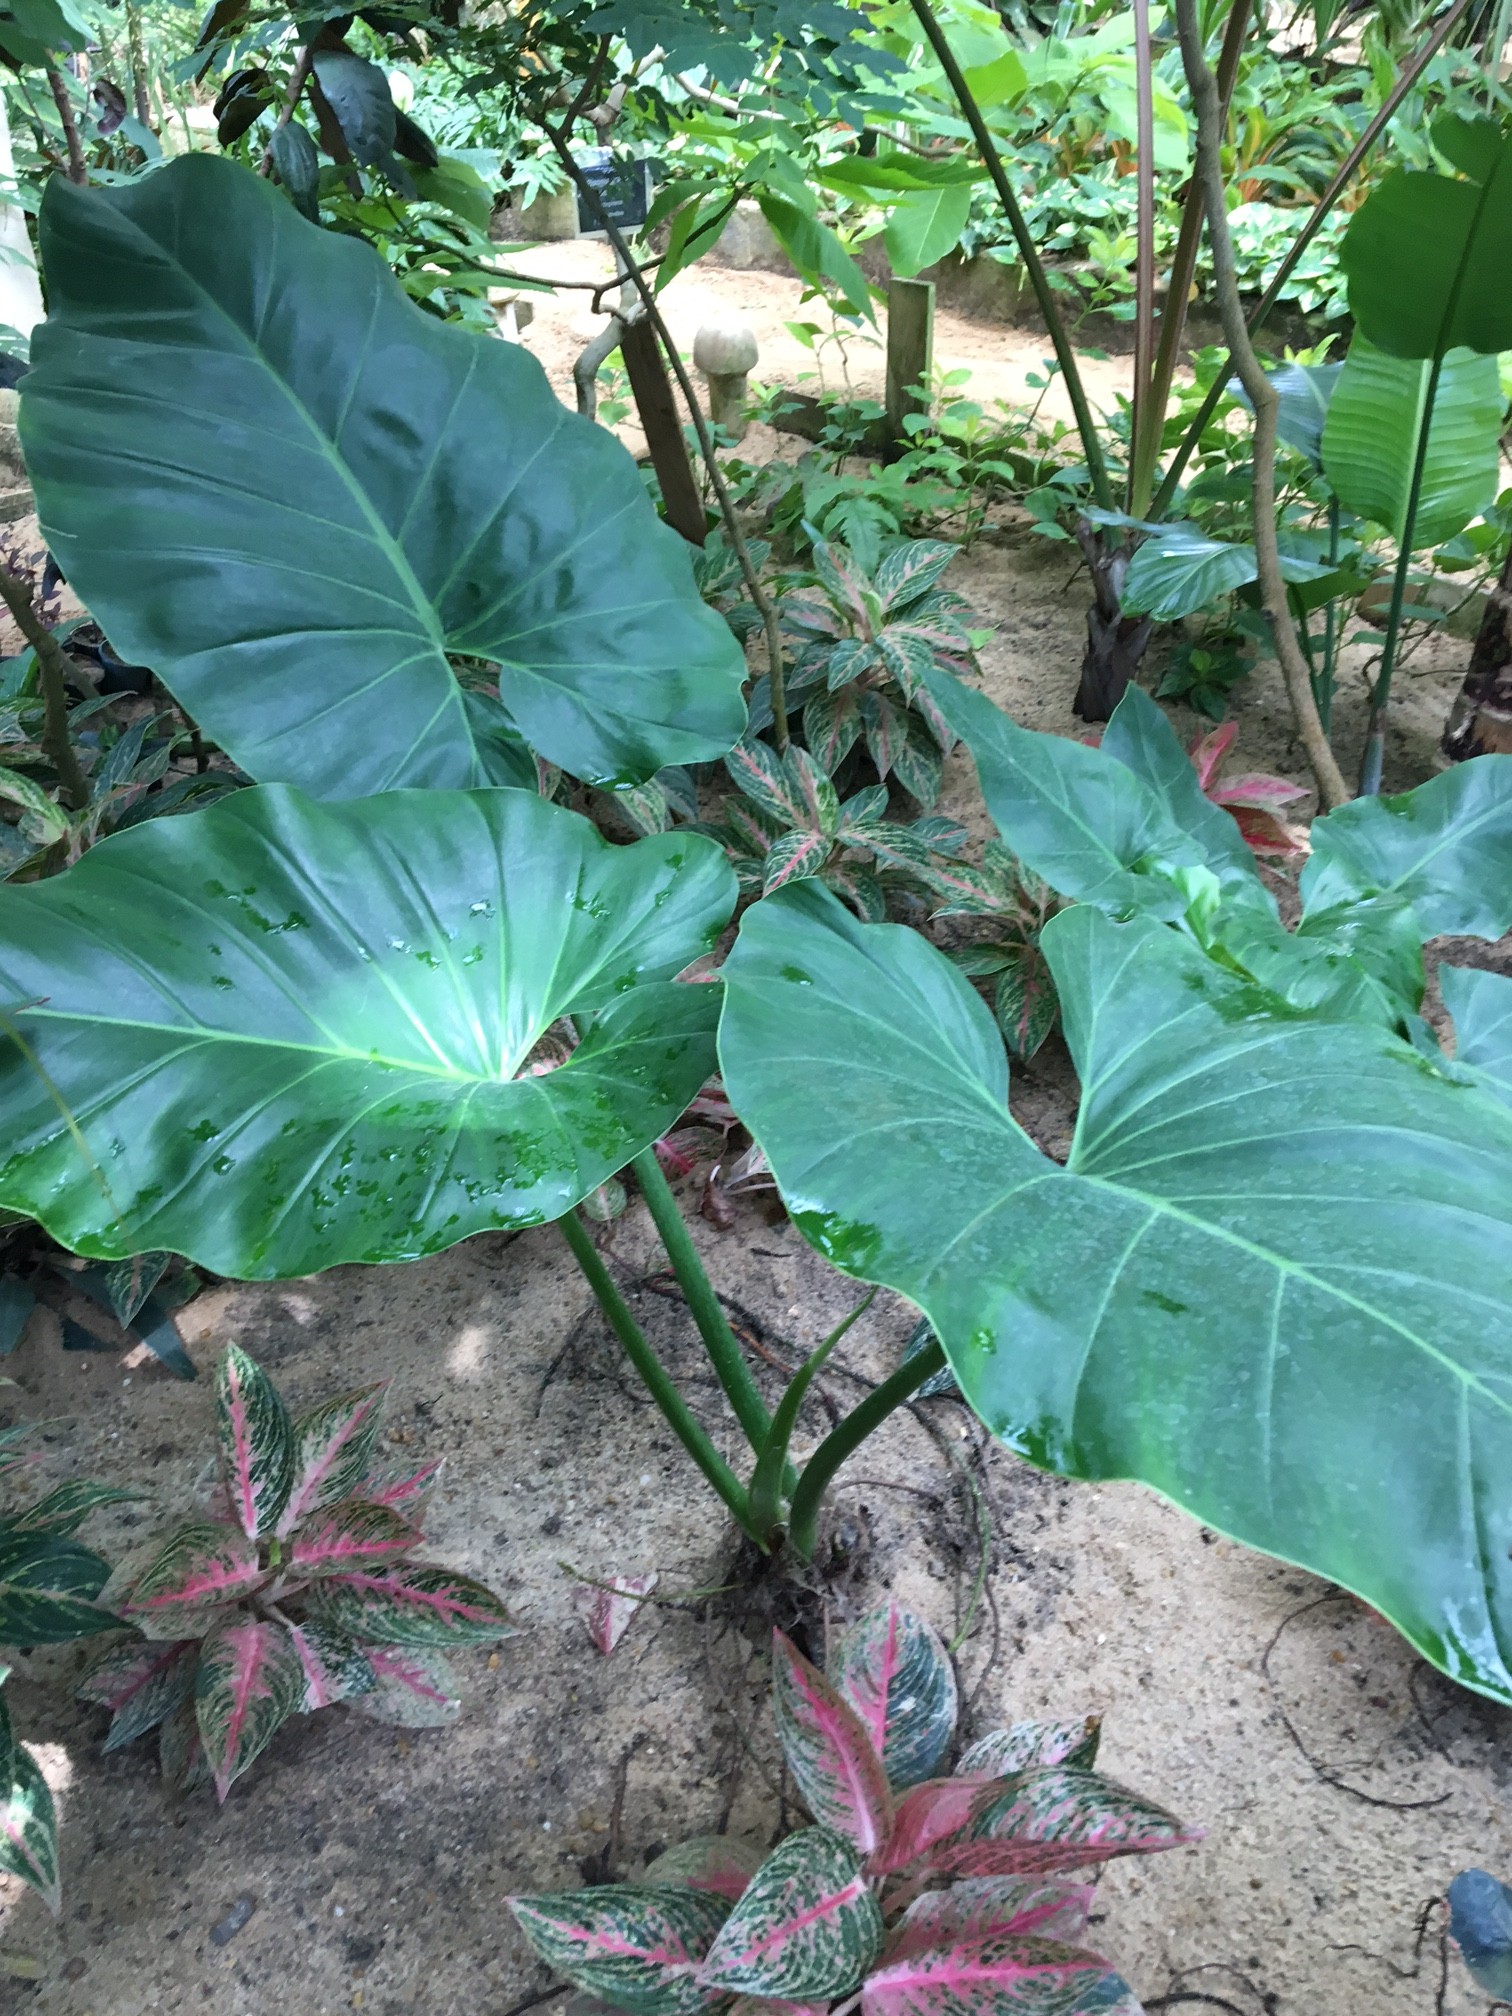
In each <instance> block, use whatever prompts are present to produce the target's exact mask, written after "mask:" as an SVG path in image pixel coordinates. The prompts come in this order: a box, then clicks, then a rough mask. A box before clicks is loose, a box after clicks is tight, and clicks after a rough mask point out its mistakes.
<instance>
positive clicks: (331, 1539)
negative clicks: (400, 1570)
mask: <svg viewBox="0 0 1512 2016" xmlns="http://www.w3.org/2000/svg"><path fill="white" fill-rule="evenodd" d="M419 1544H420V1535H419V1534H418V1533H417V1532H416V1530H415V1528H414V1527H413V1526H411V1524H410V1523H409V1521H408V1519H406V1518H404V1517H403V1516H402V1515H401V1514H400V1513H398V1512H396V1511H395V1510H394V1509H393V1508H392V1507H391V1506H388V1505H366V1504H364V1503H363V1502H362V1501H361V1500H360V1499H356V1498H350V1499H348V1500H347V1502H346V1503H345V1504H344V1505H333V1506H332V1507H331V1508H330V1510H329V1511H328V1512H321V1513H317V1514H316V1516H315V1517H314V1518H313V1519H311V1520H310V1521H308V1523H307V1524H306V1525H303V1526H301V1527H300V1529H299V1531H298V1532H297V1533H296V1534H295V1535H294V1538H293V1540H292V1542H291V1543H290V1546H289V1552H288V1556H287V1560H286V1563H285V1572H286V1573H288V1574H290V1575H293V1576H294V1577H296V1578H297V1579H298V1580H300V1581H303V1580H304V1579H305V1578H306V1577H307V1576H314V1575H345V1574H349V1573H350V1572H351V1570H352V1569H354V1568H371V1567H372V1566H373V1565H374V1564H375V1563H377V1562H383V1561H398V1560H400V1559H402V1558H403V1556H404V1555H406V1554H408V1553H411V1552H412V1551H413V1550H414V1549H415V1548H416V1547H418V1546H419Z"/></svg>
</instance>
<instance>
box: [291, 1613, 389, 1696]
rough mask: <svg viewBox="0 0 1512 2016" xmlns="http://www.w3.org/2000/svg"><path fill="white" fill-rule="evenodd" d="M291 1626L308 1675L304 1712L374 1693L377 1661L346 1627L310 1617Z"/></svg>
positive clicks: (300, 1657) (302, 1668)
mask: <svg viewBox="0 0 1512 2016" xmlns="http://www.w3.org/2000/svg"><path fill="white" fill-rule="evenodd" d="M287 1629H288V1633H289V1642H290V1643H291V1644H292V1645H293V1647H294V1652H295V1656H296V1657H297V1659H298V1660H299V1665H300V1670H301V1672H302V1673H303V1675H304V1694H303V1696H302V1697H301V1700H300V1703H299V1708H300V1713H301V1714H304V1715H313V1714H314V1713H315V1711H316V1709H317V1708H329V1707H330V1706H331V1705H332V1704H333V1703H334V1702H337V1701H350V1700H352V1699H354V1697H355V1696H357V1695H359V1694H371V1692H372V1691H373V1689H374V1687H376V1686H377V1684H378V1675H377V1674H376V1672H375V1671H374V1670H373V1662H372V1661H371V1660H370V1659H369V1658H368V1656H367V1654H366V1653H365V1652H364V1651H363V1650H362V1647H361V1646H360V1645H359V1644H358V1643H357V1642H356V1640H355V1639H354V1638H351V1637H349V1636H348V1635H347V1633H346V1632H345V1631H334V1630H332V1629H331V1627H330V1626H329V1625H326V1624H313V1623H310V1622H308V1621H305V1622H301V1623H298V1624H290V1625H288V1627H287Z"/></svg>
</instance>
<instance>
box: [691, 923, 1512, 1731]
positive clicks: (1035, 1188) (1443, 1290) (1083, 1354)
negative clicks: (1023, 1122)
mask: <svg viewBox="0 0 1512 2016" xmlns="http://www.w3.org/2000/svg"><path fill="white" fill-rule="evenodd" d="M1044 944H1045V949H1046V952H1047V955H1048V957H1049V959H1050V963H1051V967H1052V970H1053V972H1054V977H1055V983H1056V989H1057V992H1058V993H1059V996H1060V999H1061V1003H1062V1009H1063V1013H1064V1016H1065V1024H1066V1037H1067V1042H1068V1044H1069V1045H1070V1048H1071V1052H1072V1055H1073V1058H1074V1059H1075V1062H1076V1066H1077V1070H1078V1073H1079V1076H1080V1078H1081V1084H1082V1097H1081V1107H1080V1112H1079V1115H1078V1120H1077V1127H1076V1134H1075V1139H1074V1142H1073V1146H1072V1150H1071V1154H1070V1157H1069V1160H1068V1163H1067V1164H1066V1166H1065V1167H1061V1166H1059V1165H1057V1164H1055V1163H1053V1162H1050V1161H1048V1160H1047V1159H1046V1158H1045V1157H1044V1156H1042V1155H1041V1154H1040V1152H1039V1151H1038V1149H1036V1148H1035V1147H1034V1145H1033V1144H1032V1143H1031V1142H1030V1141H1029V1140H1028V1138H1027V1137H1026V1136H1025V1135H1024V1134H1023V1133H1021V1132H1020V1130H1019V1128H1018V1127H1017V1126H1016V1125H1015V1123H1014V1122H1013V1120H1012V1119H1011V1118H1010V1117H1009V1114H1008V1111H1007V1081H1008V1070H1007V1062H1006V1059H1005V1057H1004V1054H1003V1048H1002V1044H1001V1041H1000V1040H999V1038H998V1036H997V1034H996V1032H995V1030H994V1028H993V1025H992V1019H991V1017H990V1015H989V1014H988V1012H987V1009H986V1008H985V1006H984V1005H983V1003H982V1002H981V1001H980V1000H979V999H978V997H977V996H976V994H975V993H974V992H973V991H972V989H971V988H970V985H969V984H968V983H967V982H966V981H965V980H964V979H963V978H962V977H961V976H960V975H959V974H958V973H957V972H956V970H955V968H954V967H953V966H951V965H950V964H949V962H948V961H947V960H946V959H945V958H944V957H943V956H942V955H941V954H939V953H938V952H936V951H935V950H934V948H933V947H932V946H930V945H928V944H926V943H925V942H924V941H923V940H922V939H921V938H920V937H919V936H918V934H917V933H915V932H911V931H908V930H905V929H903V928H901V927H897V926H891V925H872V926H863V925H860V924H858V923H856V922H855V921H854V920H853V919H852V918H851V917H850V916H849V915H848V914H847V913H846V912H845V911H844V910H843V908H842V907H841V906H840V905H839V904H838V903H837V902H836V901H835V900H834V899H833V898H832V897H830V896H829V895H828V894H827V893H826V892H824V891H823V890H820V889H817V888H814V887H811V886H804V887H801V888H795V889H792V890H785V891H784V892H783V893H782V894H781V895H780V896H778V897H771V898H768V899H766V900H765V901H764V902H762V903H760V904H758V905H756V907H755V908H754V909H753V910H751V911H750V912H748V913H747V916H746V919H745V922H744V924H743V926H742V930H741V935H740V938H739V941H738V942H737V944H736V947H735V950H734V952H733V954H732V955H731V957H730V959H729V961H728V962H727V963H726V966H725V968H724V974H725V993H726V1007H725V1010H724V1016H723V1021H722V1025H721V1033H720V1054H721V1062H722V1067H723V1071H724V1077H725V1083H726V1085H727V1087H728V1088H729V1091H730V1095H731V1097H732V1099H733V1100H734V1102H735V1105H736V1107H737V1109H738V1110H739V1112H740V1114H741V1117H742V1118H743V1119H744V1120H745V1121H746V1122H747V1123H748V1125H749V1126H750V1127H751V1128H752V1130H753V1132H754V1133H755V1135H756V1138H757V1139H758V1141H759V1142H760V1144H761V1146H762V1148H763V1150H764V1152H765V1153H766V1155H767V1157H768V1159H769V1161H770V1162H771V1165H772V1168H773V1170H774V1172H775V1174H776V1177H777V1181H778V1183H779V1185H780V1187H781V1189H782V1192H783V1195H784V1197H785V1198H786V1200H787V1204H788V1207H789V1209H790V1210H791V1211H792V1212H793V1214H794V1216H795V1218H796V1220H797V1222H798V1224H799V1226H800V1227H801V1229H802V1230H803V1231H804V1233H805V1234H806V1236H807V1237H808V1238H809V1239H810V1240H811V1241H812V1242H813V1243H814V1244H815V1245H817V1246H818V1247H819V1248H820V1250H821V1251H822V1252H824V1253H825V1254H826V1255H828V1256H829V1257H830V1258H831V1259H832V1260H833V1261H835V1263H836V1264H837V1265H839V1266H841V1267H843V1268H844V1269H846V1270H847V1271H848V1272H850V1273H853V1274H857V1275H860V1276H861V1277H862V1278H863V1279H866V1280H871V1281H880V1282H884V1283H886V1284H887V1285H888V1286H889V1287H891V1288H894V1289H896V1290H898V1291H899V1292H900V1293H902V1294H904V1295H906V1296H908V1297H909V1298H910V1300H912V1301H913V1302H915V1303H917V1304H918V1305H919V1306H920V1308H921V1309H922V1310H923V1311H924V1313H925V1314H926V1315H927V1316H928V1317H929V1319H930V1321H931V1322H932V1323H933V1325H934V1327H935V1330H936V1332H937V1333H938V1335H939V1337H940V1339H941V1341H942V1343H943V1344H944V1346H945V1349H946V1352H947V1354H948V1356H949V1358H950V1362H951V1365H952V1367H953V1369H954V1371H955V1374H956V1377H957V1379H958V1380H959V1382H960V1384H961V1387H962V1389H963V1391H964V1392H965V1393H966V1395H967V1397H968V1398H969V1399H970V1401H971V1403H972V1405H973V1406H974V1407H975V1408H976V1409H977V1411H978V1412H979V1413H980V1414H981V1416H982V1418H983V1419H984V1420H985V1421H986V1422H987V1424H988V1425H989V1427H991V1429H992V1430H993V1432H994V1433H995V1434H997V1435H999V1436H1001V1437H1002V1438H1003V1439H1004V1440H1005V1441H1006V1442H1008V1443H1009V1444H1010V1446H1012V1447H1013V1448H1015V1449H1017V1450H1019V1451H1020V1452H1021V1453H1022V1454H1023V1455H1025V1456H1027V1457H1028V1458H1030V1460H1032V1461H1033V1462H1036V1463H1039V1464H1041V1465H1043V1466H1045V1467H1047V1468H1050V1469H1054V1470H1057V1471H1059V1472H1061V1473H1063V1474H1066V1475H1071V1476H1080V1477H1135V1478H1139V1479H1141V1480H1143V1481H1144V1482H1145V1483H1147V1484H1151V1485H1153V1486H1155V1488H1156V1489H1157V1490H1159V1491H1161V1492H1163V1493H1164V1494H1165V1495H1166V1496H1167V1497H1169V1498H1171V1499H1173V1500H1175V1501H1176V1502H1177V1503H1178V1504H1180V1505H1183V1506H1185V1507H1186V1508H1187V1509H1188V1510H1189V1511H1191V1512H1193V1513H1195V1514H1196V1515H1197V1516H1198V1517H1199V1518H1201V1519H1203V1520H1204V1521H1206V1522H1207V1523H1208V1524H1210V1525H1212V1526H1215V1527H1217V1528H1219V1529H1220V1530H1222V1531H1224V1532H1227V1533H1230V1534H1232V1535H1234V1536H1236V1537H1237V1538H1239V1539H1241V1540H1245V1541H1248V1542H1249V1543H1250V1544H1252V1545H1254V1546H1257V1547H1262V1548H1264V1549H1266V1550H1267V1551H1268V1552H1270V1553H1273V1554H1278V1555H1280V1556H1282V1557H1283V1558H1284V1559H1287V1560H1291V1561H1296V1562H1299V1563H1301V1564H1302V1565H1303V1566H1305V1567H1308V1568H1311V1569H1313V1570H1315V1571H1316V1572H1318V1573H1319V1574H1322V1575H1325V1576H1328V1577H1330V1578H1331V1579H1332V1580H1335V1581H1338V1582H1341V1583H1343V1584H1344V1585H1345V1586H1346V1587H1347V1588H1350V1589H1352V1590H1354V1591H1356V1592H1357V1593H1358V1594H1360V1595H1362V1596H1363V1597H1364V1598H1365V1599H1366V1601H1367V1602H1369V1603H1371V1604H1373V1605H1374V1606H1375V1607H1376V1608H1377V1609H1379V1610H1381V1611H1383V1612H1384V1613H1385V1614H1386V1615H1387V1616H1389V1617H1391V1618H1392V1619H1393V1620H1394V1621H1395V1622H1396V1623H1397V1624H1398V1625H1399V1626H1400V1627H1401V1629H1402V1630H1403V1631H1404V1632H1406V1634H1407V1635H1408V1636H1409V1637H1410V1638H1411V1639H1412V1641H1413V1642H1414V1644H1416V1645H1417V1646H1418V1647H1419V1649H1420V1650H1421V1651H1422V1652H1423V1653H1424V1655H1425V1656H1426V1657H1428V1658H1429V1659H1431V1660H1432V1661H1433V1662H1434V1663H1435V1664H1436V1665H1438V1666H1440V1667H1442V1668H1443V1669H1444V1670H1445V1671H1446V1672H1448V1673H1450V1674H1452V1675H1453V1676H1454V1677H1455V1678H1457V1679H1460V1680H1462V1681H1464V1682H1466V1683H1467V1684H1468V1685H1471V1686H1474V1687H1478V1688H1480V1689H1482V1690H1483V1691H1485V1692H1487V1693H1490V1694H1493V1695H1495V1696H1497V1697H1498V1698H1501V1699H1504V1700H1512V1670H1509V1660H1512V1561H1509V1559H1508V1547H1509V1543H1512V1501H1509V1500H1508V1497H1507V1494H1506V1491H1505V1489H1504V1480H1505V1477H1506V1475H1507V1471H1508V1466H1509V1464H1512V1401H1509V1375H1512V1343H1509V1337H1512V1113H1509V1112H1508V1111H1507V1110H1506V1109H1505V1108H1504V1107H1502V1106H1501V1105H1499V1104H1498V1103H1497V1102H1496V1101H1495V1100H1493V1099H1492V1098H1490V1097H1489V1096H1487V1095H1486V1094H1484V1093H1482V1092H1479V1091H1477V1090H1476V1089H1475V1088H1474V1087H1473V1086H1468V1085H1465V1084H1463V1083H1459V1084H1456V1083H1452V1082H1450V1079H1451V1075H1452V1072H1453V1067H1452V1066H1446V1068H1445V1069H1444V1070H1443V1071H1438V1070H1435V1069H1434V1068H1433V1066H1432V1064H1431V1063H1430V1062H1429V1061H1428V1060H1427V1059H1426V1058H1425V1057H1424V1056H1422V1055H1421V1054H1420V1053H1418V1052H1417V1051H1415V1050H1414V1049H1412V1048H1411V1047H1410V1046H1409V1045H1408V1044H1406V1043H1405V1042H1403V1041H1401V1040H1399V1039H1398V1038H1396V1037H1394V1036H1393V1035H1391V1034H1390V1033H1389V1032H1388V1031H1386V1030H1383V1029H1380V1028H1372V1027H1368V1026H1365V1025H1362V1024H1358V1023H1347V1022H1337V1021H1334V1022H1328V1021H1321V1020H1317V1019H1312V1018H1305V1017H1297V1016H1291V1015H1288V1014H1286V1013H1284V1012H1277V1004H1276V1002H1275V999H1274V997H1273V996H1269V995H1266V994H1264V993H1263V992H1262V991H1261V990H1260V989H1258V988H1256V987H1254V986H1253V985H1251V984H1249V983H1247V982H1246V981H1244V980H1243V979H1241V978H1239V977H1238V976H1236V975H1232V974H1229V973H1226V972H1225V971H1224V970H1223V969H1222V968H1221V967H1220V966H1218V965H1217V964H1216V963H1215V962H1214V961H1212V960H1210V959H1209V958H1207V957H1206V956H1205V954H1204V953H1203V952H1202V951H1201V949H1200V948H1199V947H1198V946H1196V945H1195V944H1193V943H1192V942H1191V941H1190V940H1189V939H1187V938H1186V937H1184V936H1183V935H1182V934H1180V933H1177V932H1174V931H1170V930H1167V929H1164V928H1162V927H1161V926H1159V925H1156V924H1153V923H1151V922H1150V921H1148V920H1145V919H1138V920H1135V921H1134V922H1132V923H1129V924H1125V925H1117V924H1114V923H1112V922H1110V921H1109V920H1108V919H1106V918H1104V917H1101V916H1099V915H1098V914H1097V913H1096V912H1095V911H1094V910H1092V909H1090V908H1089V907H1087V906H1079V907H1077V908H1075V909H1073V910H1069V911H1066V912H1063V913H1062V914H1061V915H1060V916H1059V917H1057V918H1055V919H1053V920H1052V922H1051V923H1050V924H1049V925H1048V926H1047V928H1046V931H1045V934H1044Z"/></svg>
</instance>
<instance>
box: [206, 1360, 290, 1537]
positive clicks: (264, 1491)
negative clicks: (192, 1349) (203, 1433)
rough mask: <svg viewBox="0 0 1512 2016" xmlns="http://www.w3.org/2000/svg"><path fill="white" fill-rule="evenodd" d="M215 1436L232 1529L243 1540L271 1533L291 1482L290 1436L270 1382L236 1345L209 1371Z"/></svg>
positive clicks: (286, 1417) (283, 1409)
mask: <svg viewBox="0 0 1512 2016" xmlns="http://www.w3.org/2000/svg"><path fill="white" fill-rule="evenodd" d="M215 1432H216V1439H217V1440H218V1441H219V1443H220V1453H221V1472H222V1475H223V1476H224V1478H225V1480H226V1493H227V1496H228V1497H229V1498H230V1500H231V1510H232V1512H233V1513H234V1514H235V1515H236V1520H237V1523H238V1524H239V1525H240V1527H241V1529H242V1531H243V1533H245V1534H246V1536H247V1538H248V1539H249V1540H257V1539H260V1538H262V1537H263V1536H264V1535H266V1534H268V1533H271V1532H272V1531H273V1530H274V1528H275V1527H276V1525H277V1524H278V1518H279V1514H280V1513H281V1512H282V1511H283V1509H284V1506H285V1505H286V1504H287V1502H288V1497H289V1486H290V1485H291V1484H292V1482H293V1481H294V1430H293V1427H292V1425H291V1423H290V1421H289V1410H288V1408H287V1407H285V1406H284V1403H283V1397H282V1395H281V1394H280V1393H279V1390H278V1388H277V1387H276V1386H275V1385H274V1384H273V1381H272V1380H271V1379H270V1378H269V1377H268V1375H267V1373H266V1372H264V1370H263V1369H262V1367H261V1366H260V1365H259V1364H258V1363H257V1362H256V1360H255V1359H253V1358H251V1357H249V1356H248V1354H247V1353H246V1352H245V1351H243V1350H242V1348H241V1346H240V1345H239V1344H232V1345H229V1346H228V1347H227V1349H226V1351H225V1352H224V1353H223V1354H222V1357H221V1360H220V1363H219V1364H218V1365H217V1366H216V1368H215Z"/></svg>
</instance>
